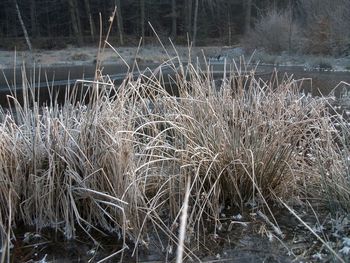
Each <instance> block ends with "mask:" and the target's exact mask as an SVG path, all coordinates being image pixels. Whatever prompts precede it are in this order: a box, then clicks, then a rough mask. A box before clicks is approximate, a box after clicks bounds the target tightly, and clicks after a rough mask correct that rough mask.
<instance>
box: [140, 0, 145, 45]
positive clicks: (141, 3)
mask: <svg viewBox="0 0 350 263" xmlns="http://www.w3.org/2000/svg"><path fill="white" fill-rule="evenodd" d="M140 12H141V37H142V44H144V42H145V0H140Z"/></svg>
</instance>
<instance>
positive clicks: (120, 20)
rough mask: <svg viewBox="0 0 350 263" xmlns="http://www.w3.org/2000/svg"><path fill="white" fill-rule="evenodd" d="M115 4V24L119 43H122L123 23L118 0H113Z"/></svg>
mask: <svg viewBox="0 0 350 263" xmlns="http://www.w3.org/2000/svg"><path fill="white" fill-rule="evenodd" d="M115 6H116V7H117V24H118V33H119V41H120V45H124V23H123V17H122V11H121V6H120V0H115Z"/></svg>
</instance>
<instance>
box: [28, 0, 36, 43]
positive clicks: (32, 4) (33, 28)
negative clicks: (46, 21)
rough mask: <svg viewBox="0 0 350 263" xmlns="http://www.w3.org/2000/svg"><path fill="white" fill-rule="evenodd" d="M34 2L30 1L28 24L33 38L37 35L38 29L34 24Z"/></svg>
mask: <svg viewBox="0 0 350 263" xmlns="http://www.w3.org/2000/svg"><path fill="white" fill-rule="evenodd" d="M35 9H36V8H35V0H31V1H30V23H31V25H30V26H31V31H32V37H33V38H35V37H36V36H37V35H38V28H37V24H36V15H35Z"/></svg>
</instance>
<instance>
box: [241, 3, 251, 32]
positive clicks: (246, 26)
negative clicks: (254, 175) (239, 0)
mask: <svg viewBox="0 0 350 263" xmlns="http://www.w3.org/2000/svg"><path fill="white" fill-rule="evenodd" d="M243 1H245V3H246V7H245V8H246V10H245V22H244V30H245V33H249V32H250V22H251V16H252V0H243Z"/></svg>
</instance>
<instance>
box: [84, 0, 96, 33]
mask: <svg viewBox="0 0 350 263" xmlns="http://www.w3.org/2000/svg"><path fill="white" fill-rule="evenodd" d="M84 4H85V10H86V14H87V17H88V19H89V26H90V35H91V37H92V38H95V32H96V29H95V24H94V21H93V19H92V14H91V8H90V1H89V0H84Z"/></svg>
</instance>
